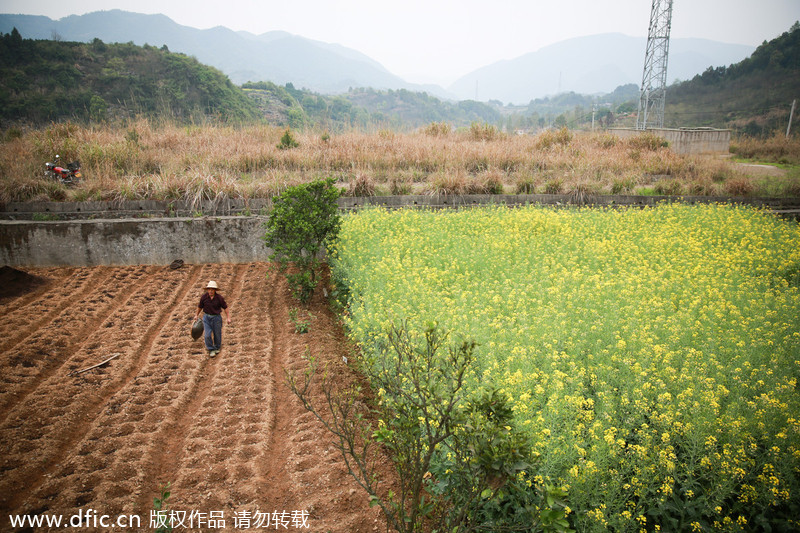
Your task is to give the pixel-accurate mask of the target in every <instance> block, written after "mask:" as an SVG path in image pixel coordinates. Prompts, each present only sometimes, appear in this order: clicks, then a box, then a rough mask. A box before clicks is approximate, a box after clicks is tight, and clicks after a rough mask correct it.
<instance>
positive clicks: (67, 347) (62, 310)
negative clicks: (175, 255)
mask: <svg viewBox="0 0 800 533" xmlns="http://www.w3.org/2000/svg"><path fill="white" fill-rule="evenodd" d="M129 277H132V278H133V279H132V280H130V281H133V283H130V282H129V283H128V284H124V283H123V282H124V281H126V280H127V279H128V278H129ZM83 279H84V281H83V282H81V283H78V284H77V285H76V286H75V287H74V291H73V292H65V291H64V290H63V288H59V287H54V288H53V289H52V291H51V293H53V294H52V295H51V296H52V298H53V299H54V300H55V301H57V302H58V306H59V307H58V308H57V309H56V311H55V312H52V313H47V316H46V317H44V318H43V319H42V320H41V322H40V323H39V325H38V326H34V327H36V330H35V332H34V333H32V334H30V335H27V336H21V337H22V338H21V339H20V340H19V341H18V342H19V344H17V345H16V349H13V347H11V346H10V347H9V348H8V350H9V358H10V365H11V366H12V367H13V368H14V371H11V372H8V373H5V374H3V376H2V378H1V379H2V382H0V413H3V415H0V424H2V423H3V422H4V421H5V420H6V418H7V416H8V415H9V414H10V413H12V412H13V409H14V406H16V405H18V404H20V403H23V402H25V401H26V398H27V397H28V395H29V394H30V393H31V392H32V391H35V390H37V388H38V387H39V384H40V383H42V382H44V381H46V380H47V379H48V378H50V376H52V375H54V374H55V373H56V372H58V371H59V369H61V368H62V367H63V366H64V365H65V364H67V363H69V362H71V361H72V360H73V359H74V357H75V356H78V357H80V356H81V354H82V353H84V350H83V349H82V347H81V344H83V343H84V341H85V339H86V338H87V337H88V336H89V334H90V332H92V331H94V330H96V329H97V327H98V326H99V321H101V320H103V319H104V318H105V317H107V316H108V315H109V314H110V313H111V312H112V310H113V309H115V308H116V307H117V306H118V305H119V301H120V300H125V299H127V298H128V297H129V296H130V295H131V294H133V293H134V292H135V291H137V290H141V289H142V288H143V287H144V286H145V285H146V283H147V279H148V278H147V276H146V272H145V271H144V270H143V269H142V267H129V268H128V269H125V270H121V269H120V270H116V271H114V270H110V269H108V268H100V269H95V271H94V272H93V273H92V275H90V276H86V277H85V278H83ZM87 287H92V290H91V291H90V292H87V291H88V288H87ZM81 295H82V296H81ZM12 324H13V320H12ZM44 324H46V325H44ZM17 329H18V330H22V331H25V330H26V328H25V327H22V326H21V325H19V324H18V325H17ZM9 345H10V343H9Z"/></svg>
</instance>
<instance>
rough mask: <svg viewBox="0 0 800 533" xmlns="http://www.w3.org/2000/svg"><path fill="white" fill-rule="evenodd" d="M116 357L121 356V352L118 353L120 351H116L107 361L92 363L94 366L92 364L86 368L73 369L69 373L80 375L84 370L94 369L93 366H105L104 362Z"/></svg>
mask: <svg viewBox="0 0 800 533" xmlns="http://www.w3.org/2000/svg"><path fill="white" fill-rule="evenodd" d="M116 357H119V354H118V353H115V354H114V355H112V356H111V357H109V358H108V359H106V360H105V361H101V362H100V363H97V364H96V365H92V366H90V367H89V368H84V369H83V370H73V371H72V372H70V373H69V375H73V374H75V375H78V374H83V373H84V372H88V371H89V370H91V369H93V368H97V367H98V366H103V365H104V364H106V363H108V362H109V361H111V360H112V359H114V358H116Z"/></svg>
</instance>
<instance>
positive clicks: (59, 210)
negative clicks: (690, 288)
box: [0, 194, 800, 266]
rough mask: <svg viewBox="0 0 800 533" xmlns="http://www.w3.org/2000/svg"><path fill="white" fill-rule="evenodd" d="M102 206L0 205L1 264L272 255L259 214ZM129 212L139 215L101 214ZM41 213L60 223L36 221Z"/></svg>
mask: <svg viewBox="0 0 800 533" xmlns="http://www.w3.org/2000/svg"><path fill="white" fill-rule="evenodd" d="M576 200H577V199H576V198H571V197H570V195H557V194H530V195H464V196H445V195H442V196H388V197H384V196H373V197H368V198H351V197H344V198H339V208H340V209H341V210H342V211H349V210H356V209H361V208H364V207H367V206H382V207H385V208H389V209H394V208H403V207H411V208H414V207H417V208H425V209H448V208H449V209H452V208H456V209H458V208H469V207H472V206H478V205H492V204H498V205H499V204H502V205H509V206H514V205H525V204H542V205H553V206H556V207H567V206H569V205H570V204H574V203H575V201H576ZM583 200H584V202H585V203H591V204H594V205H598V206H615V207H616V206H628V207H647V206H653V205H657V204H658V203H660V202H666V201H673V202H674V201H679V202H684V203H690V204H695V203H709V202H732V201H733V202H739V203H742V204H751V205H757V206H761V207H764V208H768V209H771V210H773V211H774V212H776V213H784V214H785V215H788V216H796V215H791V213H797V211H798V207H800V206H799V205H798V204H800V199H798V198H795V199H787V198H736V199H732V198H711V197H706V196H696V197H680V198H670V197H665V196H596V197H591V198H584V199H583ZM106 207H108V206H107V205H104V203H102V202H96V203H73V204H70V203H65V202H58V203H55V202H43V203H30V204H6V205H4V206H0V218H6V219H7V220H0V265H9V266H67V265H68V266H94V265H168V264H169V263H171V262H172V261H173V260H175V259H183V260H184V261H185V262H186V263H195V264H197V263H248V262H253V261H264V260H266V259H267V257H268V256H269V254H270V250H269V249H268V248H267V247H266V246H265V244H264V242H263V241H262V240H261V237H262V236H263V235H264V232H265V228H264V223H265V222H266V220H267V217H266V216H264V215H252V214H251V215H249V216H227V215H220V216H203V217H162V216H160V215H161V214H162V213H164V212H165V211H167V212H178V211H177V209H176V206H175V205H173V204H168V203H165V202H133V203H130V204H124V205H121V204H115V205H114V206H113V207H114V209H113V210H108V211H103V209H104V208H106ZM177 207H180V206H177ZM209 207H214V206H209ZM216 207H217V208H219V206H216ZM219 211H223V212H244V211H252V202H251V205H246V204H245V203H244V202H243V201H234V200H231V201H229V202H228V203H227V204H226V205H225V206H223V208H221V209H219ZM131 213H135V214H138V215H139V216H140V217H141V218H118V219H116V218H115V219H100V218H99V217H103V216H109V215H110V216H115V215H116V216H119V215H121V214H127V215H130V214H131ZM42 215H47V216H53V217H59V218H60V219H62V220H58V221H37V220H36V219H37V218H42ZM79 217H83V218H82V219H79ZM8 219H11V220H8Z"/></svg>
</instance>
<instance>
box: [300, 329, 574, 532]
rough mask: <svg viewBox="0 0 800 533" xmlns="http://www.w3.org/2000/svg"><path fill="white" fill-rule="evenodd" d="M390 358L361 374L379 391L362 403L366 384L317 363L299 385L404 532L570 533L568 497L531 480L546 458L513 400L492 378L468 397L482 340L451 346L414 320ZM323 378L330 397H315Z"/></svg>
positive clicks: (394, 334)
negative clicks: (386, 467) (385, 457)
mask: <svg viewBox="0 0 800 533" xmlns="http://www.w3.org/2000/svg"><path fill="white" fill-rule="evenodd" d="M382 344H384V346H383V349H382V350H380V352H381V354H380V355H375V356H371V357H367V358H366V360H365V361H363V362H362V364H360V365H359V370H361V372H362V373H363V375H364V377H365V378H366V379H367V381H368V382H369V384H370V386H371V388H372V389H373V390H374V391H376V395H377V398H375V401H373V402H368V403H364V402H363V401H361V398H362V397H363V391H362V389H361V387H360V386H359V385H357V384H356V385H353V386H351V387H349V388H340V385H341V380H339V379H337V377H336V376H331V375H329V374H328V372H327V370H325V371H323V372H322V373H321V379H320V372H319V369H318V368H317V365H316V362H315V361H314V360H313V359H312V360H311V362H310V365H309V368H308V370H307V371H306V372H305V373H304V375H303V376H302V377H298V376H297V375H294V374H290V375H289V376H288V379H289V387H290V388H291V390H292V392H294V393H295V394H296V395H297V397H298V398H299V399H300V400H301V401H302V402H303V406H304V407H305V408H306V409H307V410H308V411H309V412H311V413H312V414H314V416H316V417H317V419H318V420H319V421H320V422H321V423H322V424H323V425H324V426H325V427H326V429H327V430H328V431H330V432H331V433H332V434H333V435H334V437H335V438H334V446H335V447H336V448H337V449H338V450H339V452H340V453H341V455H342V458H343V459H344V463H345V466H346V467H347V469H348V471H349V473H350V475H351V476H353V478H354V479H355V480H356V482H357V483H358V484H359V485H360V486H361V487H362V488H363V489H364V490H366V491H367V493H368V495H369V498H370V501H371V503H372V504H374V505H378V506H380V508H381V510H382V511H383V513H384V515H385V516H386V519H387V521H388V524H389V526H390V527H392V528H393V529H394V530H395V531H397V532H399V533H417V532H421V531H446V532H448V533H472V532H479V531H508V532H512V531H519V532H525V533H535V532H538V531H547V532H568V531H570V529H569V522H568V520H567V518H566V511H565V502H564V501H563V499H564V497H565V496H566V494H565V493H564V492H563V491H562V490H561V489H560V488H558V487H552V486H549V485H546V484H533V483H531V481H530V480H531V476H532V475H533V472H534V468H535V464H536V457H535V456H534V455H533V454H532V453H530V444H529V442H528V440H527V438H526V437H525V436H524V434H523V433H521V432H520V431H518V430H517V429H516V428H515V427H514V422H513V410H512V407H511V403H510V400H509V398H508V397H507V396H506V395H505V394H504V393H502V392H501V391H499V390H498V389H497V388H495V387H493V386H492V385H491V384H487V386H486V387H485V389H484V390H483V391H482V392H477V393H475V394H474V395H471V394H469V393H468V391H467V389H466V386H465V385H466V383H465V379H466V376H467V373H468V370H469V368H470V366H471V365H472V363H473V362H474V361H475V353H474V350H475V347H476V344H475V342H473V341H463V342H461V343H454V344H448V336H447V334H446V333H441V332H440V331H439V330H438V328H437V326H436V325H435V324H430V325H428V326H427V328H426V329H425V331H424V334H423V335H422V338H419V336H412V335H410V334H409V330H408V328H407V326H406V325H405V324H402V325H400V326H399V327H398V326H395V325H392V326H391V328H390V330H389V331H387V332H386V337H385V339H384V342H383V343H382ZM315 381H319V384H318V386H319V389H318V390H320V391H321V392H322V397H323V398H324V400H323V401H322V402H320V403H322V405H317V402H316V401H313V397H314V396H315V394H313V392H312V391H313V387H312V384H313V383H314V382H315ZM381 451H385V452H388V453H389V455H391V457H392V460H393V463H394V469H395V480H396V487H397V489H398V493H397V494H395V493H394V492H393V491H391V490H385V489H383V484H382V483H381V482H382V481H386V479H382V478H381V474H380V469H379V467H378V465H379V462H380V461H379V456H380V453H381Z"/></svg>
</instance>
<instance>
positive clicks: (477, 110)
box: [243, 81, 502, 131]
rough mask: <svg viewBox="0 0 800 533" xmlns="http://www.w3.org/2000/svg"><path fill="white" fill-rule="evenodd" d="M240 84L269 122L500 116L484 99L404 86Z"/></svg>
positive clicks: (397, 123)
mask: <svg viewBox="0 0 800 533" xmlns="http://www.w3.org/2000/svg"><path fill="white" fill-rule="evenodd" d="M243 88H244V90H245V91H246V92H247V94H249V95H250V96H251V97H252V98H254V99H255V100H256V101H257V102H258V105H259V108H260V109H261V112H262V113H263V114H264V116H266V117H267V119H268V120H269V121H270V122H271V123H273V124H281V125H286V126H289V127H292V128H298V129H300V128H306V127H317V128H323V129H326V130H330V131H344V130H348V129H352V128H355V129H361V130H376V129H391V130H411V129H415V128H419V127H421V126H425V125H427V124H430V123H431V122H447V123H450V124H452V125H454V126H456V127H459V126H469V125H470V124H472V123H475V122H478V123H482V124H483V123H487V124H492V125H499V124H500V123H501V121H502V117H501V115H500V113H499V111H497V110H496V109H495V108H493V107H492V106H490V105H487V104H484V103H481V102H475V101H472V100H465V101H462V102H448V101H443V100H440V99H438V98H436V97H434V96H431V95H429V94H427V93H424V92H421V93H420V92H413V91H408V90H406V89H398V90H391V89H390V90H385V91H379V90H375V89H371V88H358V89H350V91H348V92H347V93H345V94H341V95H321V94H317V93H313V92H311V91H308V90H299V89H296V88H295V87H294V85H293V84H291V83H287V84H286V85H285V86H279V85H276V84H274V83H272V82H264V81H261V82H257V83H245V84H244V85H243Z"/></svg>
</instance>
